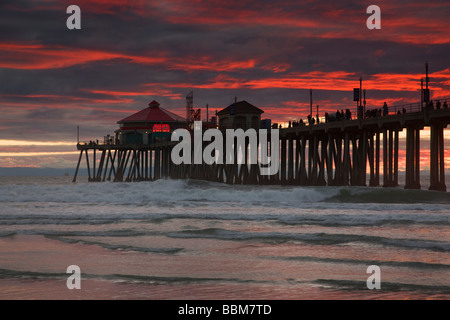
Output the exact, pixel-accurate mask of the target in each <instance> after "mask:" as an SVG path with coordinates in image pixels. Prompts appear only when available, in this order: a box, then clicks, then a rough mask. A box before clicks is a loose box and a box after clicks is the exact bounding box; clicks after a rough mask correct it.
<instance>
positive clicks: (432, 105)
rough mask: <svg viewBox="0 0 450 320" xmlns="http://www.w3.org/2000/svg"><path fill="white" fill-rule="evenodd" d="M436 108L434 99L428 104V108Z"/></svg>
mask: <svg viewBox="0 0 450 320" xmlns="http://www.w3.org/2000/svg"><path fill="white" fill-rule="evenodd" d="M433 109H434V104H433V100H431V101H430V103H429V104H428V110H433Z"/></svg>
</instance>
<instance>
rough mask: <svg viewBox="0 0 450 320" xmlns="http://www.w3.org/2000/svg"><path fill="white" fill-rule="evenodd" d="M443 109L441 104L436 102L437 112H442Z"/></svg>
mask: <svg viewBox="0 0 450 320" xmlns="http://www.w3.org/2000/svg"><path fill="white" fill-rule="evenodd" d="M440 109H441V102H440V101H439V100H438V101H437V102H436V110H440Z"/></svg>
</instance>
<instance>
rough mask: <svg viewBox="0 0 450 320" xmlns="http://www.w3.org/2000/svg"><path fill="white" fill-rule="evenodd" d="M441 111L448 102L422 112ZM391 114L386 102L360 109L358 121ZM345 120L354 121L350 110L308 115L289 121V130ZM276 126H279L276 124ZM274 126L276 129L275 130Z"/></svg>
mask: <svg viewBox="0 0 450 320" xmlns="http://www.w3.org/2000/svg"><path fill="white" fill-rule="evenodd" d="M440 109H448V104H447V101H444V103H441V102H440V100H437V101H436V102H433V101H432V100H431V101H430V102H428V103H426V104H425V105H424V106H422V110H440ZM406 112H407V110H406V108H405V107H403V108H402V109H401V110H400V109H399V110H396V112H392V111H391V114H404V113H406ZM389 114H390V113H389V107H388V105H387V103H386V102H384V104H383V106H382V107H381V108H375V109H369V110H365V111H363V109H362V108H359V109H358V115H357V116H358V119H359V118H364V119H367V118H379V117H385V116H388V115H389ZM343 120H352V112H351V111H350V109H345V111H344V109H341V110H336V113H328V112H325V117H324V118H322V120H321V119H320V118H319V116H318V115H317V116H316V117H313V116H312V115H308V117H307V119H306V121H303V119H300V120H299V121H295V120H294V121H289V124H288V128H293V127H301V126H306V125H315V124H320V123H321V121H324V122H325V123H329V122H336V121H343ZM275 126H278V125H277V124H275ZM275 126H274V128H275ZM281 127H282V126H281V124H280V125H279V128H280V129H281Z"/></svg>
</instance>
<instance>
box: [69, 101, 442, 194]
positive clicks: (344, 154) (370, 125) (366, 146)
mask: <svg viewBox="0 0 450 320" xmlns="http://www.w3.org/2000/svg"><path fill="white" fill-rule="evenodd" d="M447 100H449V99H447ZM447 100H442V102H446V103H448V102H450V101H447ZM449 123H450V108H440V109H430V108H424V107H423V106H422V105H421V104H420V103H418V104H411V105H408V106H407V107H406V108H405V107H404V106H403V107H402V108H401V109H399V108H389V113H388V115H384V116H375V117H360V118H359V119H353V120H339V121H327V122H321V123H316V124H306V125H302V126H299V125H298V126H292V127H289V128H282V129H279V142H280V143H279V147H280V150H279V155H280V159H279V170H278V172H277V173H276V174H273V175H269V176H263V175H261V174H260V173H261V172H260V169H261V167H260V165H258V164H248V163H249V162H247V161H248V151H249V150H248V148H246V149H247V150H243V151H245V152H244V153H243V154H244V155H245V156H244V159H245V161H244V163H243V164H227V163H226V161H223V162H224V164H212V165H209V164H206V163H203V164H180V165H175V164H173V163H172V161H171V152H172V148H173V147H174V146H175V145H176V144H177V143H178V142H171V141H165V142H152V143H145V144H143V143H140V142H136V143H126V144H120V143H118V142H117V141H114V140H113V139H111V140H108V141H105V142H104V143H93V142H90V143H78V144H77V149H78V150H79V151H80V155H79V158H78V163H77V167H76V172H75V175H74V178H73V181H74V182H75V181H76V179H77V175H78V171H79V167H80V164H81V162H82V160H83V158H85V161H86V167H87V171H88V180H89V181H90V182H101V181H116V182H117V181H119V182H122V181H126V182H132V181H154V180H158V179H167V178H171V179H201V180H208V181H216V182H223V183H228V184H279V185H300V186H367V185H368V186H370V187H376V186H383V187H396V186H398V185H399V182H398V181H399V180H398V175H399V154H400V151H403V153H404V154H405V155H406V159H405V161H406V166H405V170H406V175H405V185H404V187H405V188H406V189H420V188H421V183H420V168H421V166H423V165H426V164H424V163H421V159H420V151H421V144H420V142H421V139H420V134H421V131H422V130H423V129H424V128H427V127H428V128H429V129H430V150H429V152H430V158H429V161H430V162H429V164H428V165H429V168H430V181H429V189H430V190H439V191H446V185H445V156H444V151H445V148H444V129H445V128H446V127H447V126H448V124H449ZM402 131H405V132H406V143H404V144H402V145H404V146H400V145H401V144H400V143H399V133H400V132H402ZM267 147H268V148H270V145H268V146H267ZM401 147H403V148H404V150H400V148H401ZM192 153H193V152H192ZM236 153H237V151H236ZM236 155H237V154H236ZM381 170H382V172H381Z"/></svg>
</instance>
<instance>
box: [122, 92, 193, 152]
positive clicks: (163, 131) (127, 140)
mask: <svg viewBox="0 0 450 320" xmlns="http://www.w3.org/2000/svg"><path fill="white" fill-rule="evenodd" d="M117 123H118V124H119V125H120V128H119V129H118V130H116V132H115V133H116V140H117V141H118V142H119V143H120V144H135V143H137V144H148V143H155V142H161V141H168V140H170V135H171V133H172V132H173V131H174V130H176V129H178V128H185V127H186V119H185V118H183V117H180V116H179V115H177V114H175V113H173V112H171V111H169V110H166V109H164V108H161V107H160V104H159V103H158V102H156V101H154V100H153V101H152V102H150V103H149V104H148V107H147V108H145V109H143V110H141V111H139V112H136V113H135V114H132V115H131V116H129V117H126V118H124V119H122V120H119V121H117Z"/></svg>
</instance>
